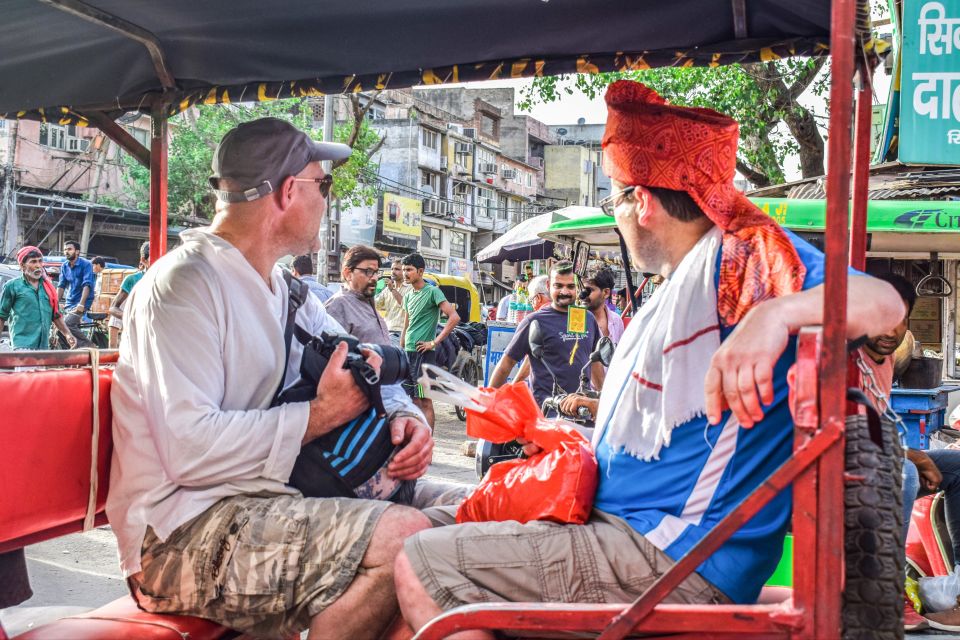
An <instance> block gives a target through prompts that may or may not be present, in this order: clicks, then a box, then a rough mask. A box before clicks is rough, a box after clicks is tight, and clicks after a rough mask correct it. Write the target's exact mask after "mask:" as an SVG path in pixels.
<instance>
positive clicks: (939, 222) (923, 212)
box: [751, 0, 960, 233]
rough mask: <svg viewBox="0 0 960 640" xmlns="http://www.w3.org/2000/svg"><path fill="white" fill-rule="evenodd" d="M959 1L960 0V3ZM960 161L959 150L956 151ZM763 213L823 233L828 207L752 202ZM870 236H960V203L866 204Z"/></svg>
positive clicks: (819, 202) (796, 227)
mask: <svg viewBox="0 0 960 640" xmlns="http://www.w3.org/2000/svg"><path fill="white" fill-rule="evenodd" d="M958 1H960V0H958ZM956 153H957V160H960V146H958V147H957V151H956ZM751 201H752V202H753V203H754V204H755V205H757V206H758V207H760V209H761V210H762V211H763V212H764V213H766V214H767V215H769V216H770V217H772V218H773V219H774V220H776V221H777V222H778V223H780V225H781V226H784V227H787V228H789V229H793V230H795V231H803V230H810V231H823V230H824V229H825V228H826V213H827V206H826V202H825V201H823V200H793V199H786V198H751ZM867 232H869V233H898V232H899V233H902V232H919V233H957V232H960V202H957V201H951V200H870V201H869V202H868V203H867Z"/></svg>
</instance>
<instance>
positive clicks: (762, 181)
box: [737, 158, 771, 187]
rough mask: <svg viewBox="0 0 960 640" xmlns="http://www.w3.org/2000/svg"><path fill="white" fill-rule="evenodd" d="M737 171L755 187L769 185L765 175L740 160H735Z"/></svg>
mask: <svg viewBox="0 0 960 640" xmlns="http://www.w3.org/2000/svg"><path fill="white" fill-rule="evenodd" d="M737 171H739V172H740V173H741V174H743V177H744V178H746V179H747V180H749V181H750V183H751V184H753V185H754V186H756V187H769V186H770V184H771V181H770V178H769V177H767V174H765V173H763V172H761V171H758V170H757V169H754V168H753V167H751V166H750V165H748V164H747V163H746V162H744V161H743V160H741V159H740V158H737Z"/></svg>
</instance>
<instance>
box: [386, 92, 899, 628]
mask: <svg viewBox="0 0 960 640" xmlns="http://www.w3.org/2000/svg"><path fill="white" fill-rule="evenodd" d="M606 102H607V108H608V120H607V127H606V131H605V133H604V136H603V149H604V159H603V161H604V170H605V172H606V173H607V175H609V176H610V178H611V181H612V191H613V193H612V195H611V196H610V197H609V198H607V199H606V200H605V201H604V202H602V203H601V205H602V207H603V209H604V211H605V212H606V213H608V214H609V215H611V216H613V217H614V218H615V219H616V224H617V230H618V232H619V233H620V234H622V236H623V239H624V241H625V244H626V246H627V249H628V250H629V253H630V257H631V258H632V260H633V266H634V268H636V269H639V270H640V271H643V272H648V273H656V274H660V275H661V276H663V277H664V279H665V280H664V283H663V284H662V285H661V286H660V287H658V289H657V291H656V292H655V293H654V295H653V296H652V297H651V298H650V300H648V301H647V303H646V304H644V305H643V306H642V307H641V308H640V309H639V310H638V313H637V316H636V317H634V319H633V320H632V321H631V322H630V325H629V327H628V328H627V330H626V331H625V333H624V334H623V336H622V338H621V340H620V342H619V344H618V345H617V350H616V353H615V355H614V359H613V362H612V363H611V364H610V367H609V369H608V372H607V377H606V381H605V383H604V388H603V393H602V395H601V397H600V403H599V409H598V413H597V421H596V424H597V427H596V430H595V433H594V440H593V447H594V451H595V453H596V455H597V459H598V462H599V466H600V470H601V471H600V478H599V483H598V489H597V494H596V498H595V502H594V515H593V516H592V517H591V520H590V521H589V522H588V523H586V524H585V525H581V526H562V527H561V526H557V525H553V524H548V523H529V524H524V525H521V524H518V523H515V522H514V523H511V522H486V523H473V524H465V525H457V526H454V527H443V528H440V529H433V530H428V531H423V532H420V533H419V534H417V535H415V536H414V537H413V538H411V539H410V540H408V541H407V543H406V545H405V550H404V554H403V555H401V556H400V557H399V558H398V561H397V568H396V573H395V575H396V579H397V593H398V597H399V599H400V605H401V608H402V610H403V613H404V615H405V616H406V619H407V621H408V622H410V623H411V625H412V626H414V628H419V627H420V626H422V625H423V624H424V623H425V622H426V621H427V620H429V619H430V618H431V617H433V616H435V615H437V614H438V613H439V612H440V610H441V609H447V608H451V607H453V606H457V605H461V604H469V603H476V602H491V601H502V600H507V601H526V602H536V601H541V602H547V601H552V600H563V601H565V602H630V601H632V600H634V599H635V598H637V597H638V596H639V595H640V594H641V593H642V592H643V591H644V590H645V589H646V588H647V587H648V586H650V585H651V584H652V583H653V582H654V581H655V580H656V579H657V578H658V577H659V576H660V575H662V573H663V572H664V571H666V570H667V569H668V568H669V567H670V566H671V565H672V564H673V563H674V562H675V561H676V560H678V559H679V558H680V557H682V556H683V555H684V554H686V553H687V552H688V551H689V550H690V549H691V548H692V547H693V546H694V545H695V544H696V543H697V542H699V541H700V540H701V539H702V538H703V537H704V536H705V535H706V534H707V532H708V531H710V529H711V528H712V527H713V526H714V525H715V524H716V523H718V522H719V521H720V520H722V519H723V517H724V516H726V515H727V514H728V513H729V512H730V511H731V510H732V509H733V508H734V507H735V506H736V505H737V504H739V503H740V502H741V501H742V500H743V498H745V497H746V496H747V495H749V494H750V493H751V492H752V491H753V490H754V489H755V488H756V487H757V486H758V485H759V484H760V483H761V482H762V481H763V480H764V479H765V478H767V477H768V476H769V475H770V474H771V472H772V471H774V470H775V469H777V468H778V467H779V466H780V465H781V464H783V462H785V461H786V460H787V459H788V458H789V457H790V455H791V452H792V443H793V423H792V419H791V416H790V411H789V407H788V406H787V382H786V373H787V370H788V369H789V367H790V366H791V365H792V364H793V362H794V359H795V339H794V338H793V337H792V336H793V335H794V334H795V333H796V332H797V330H798V329H799V328H800V327H802V326H807V325H818V324H821V323H822V320H823V311H822V310H823V286H822V283H823V254H822V253H820V252H819V251H818V250H816V249H815V248H813V247H812V246H811V245H809V244H807V243H806V242H804V241H803V240H801V239H800V238H798V237H797V236H795V235H793V234H792V233H790V232H789V231H786V230H784V229H782V228H780V227H779V226H778V225H777V224H776V222H774V221H773V220H772V219H771V218H769V217H768V216H766V215H764V214H763V213H762V212H761V211H759V210H758V209H757V208H756V207H755V206H753V205H752V204H751V203H750V201H749V200H747V199H746V198H745V197H744V196H743V194H741V193H740V192H739V191H737V190H736V188H735V187H734V185H733V179H734V175H735V165H736V151H737V135H738V126H737V123H736V122H735V121H734V120H731V119H730V118H728V117H726V116H724V115H722V114H720V113H717V112H715V111H711V110H709V109H694V108H686V107H676V106H672V105H669V104H667V102H666V101H665V100H664V99H663V98H661V97H660V96H659V95H657V94H656V92H654V91H652V90H651V89H649V88H647V87H646V86H644V85H642V84H640V83H637V82H631V81H619V82H616V83H614V84H612V85H611V86H610V88H609V89H608V91H607V94H606ZM847 297H848V309H849V311H848V318H849V322H848V337H849V338H858V337H861V336H864V335H877V334H878V333H883V332H885V331H887V330H888V329H890V328H892V326H893V325H892V324H891V322H892V319H895V318H901V317H903V313H904V308H903V304H902V302H901V301H900V299H899V296H898V295H897V294H896V292H895V291H894V290H893V288H892V287H890V286H889V285H887V284H886V283H884V282H880V281H878V280H875V279H873V278H869V277H865V276H853V277H851V278H850V284H849V290H848V293H847ZM790 498H791V496H790V493H789V492H785V493H781V494H780V495H779V496H777V497H776V498H774V499H773V500H772V501H771V502H770V503H769V504H768V505H767V506H766V507H765V508H764V509H763V510H761V511H760V513H758V514H757V515H756V516H755V517H754V518H753V519H751V520H750V521H749V522H748V523H746V524H745V525H744V526H743V527H741V529H740V530H739V531H738V532H737V533H735V534H734V535H733V536H732V537H731V538H730V539H729V540H728V541H727V542H726V543H724V545H723V546H722V547H721V548H720V549H719V550H718V551H717V552H716V553H714V554H713V555H712V556H711V557H710V558H709V559H708V560H707V561H706V562H704V563H703V564H702V565H701V566H700V567H698V569H697V571H696V572H695V573H694V574H692V575H691V576H690V577H688V578H687V579H686V580H685V581H684V582H683V583H682V584H681V585H680V586H679V587H678V589H676V590H675V591H674V592H673V593H671V594H670V596H669V597H668V598H667V599H666V600H665V602H701V603H707V602H735V603H750V602H755V601H756V598H757V596H758V594H759V592H760V588H761V587H762V586H763V584H764V582H765V581H766V580H767V579H768V578H769V576H770V575H771V574H772V573H773V570H774V568H775V567H776V565H777V562H778V561H779V559H780V554H781V550H782V545H783V538H784V534H785V532H786V529H787V525H788V524H789V519H790V507H791V505H790ZM462 550H467V551H466V553H460V552H461V551H462ZM455 637H457V638H487V637H489V636H487V635H485V634H483V633H475V632H469V633H464V634H462V635H458V636H455Z"/></svg>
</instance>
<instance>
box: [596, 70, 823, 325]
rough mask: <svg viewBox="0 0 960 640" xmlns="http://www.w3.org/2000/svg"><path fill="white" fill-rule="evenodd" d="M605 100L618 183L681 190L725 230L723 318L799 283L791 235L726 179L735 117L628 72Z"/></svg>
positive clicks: (607, 157)
mask: <svg viewBox="0 0 960 640" xmlns="http://www.w3.org/2000/svg"><path fill="white" fill-rule="evenodd" d="M606 101H607V111H608V115H607V128H606V131H605V132H604V134H603V151H604V154H603V169H604V171H605V172H606V174H607V175H608V176H610V177H611V178H612V179H614V180H616V181H617V182H620V183H623V184H625V185H632V186H642V187H659V188H662V189H672V190H674V191H685V192H687V193H688V194H690V197H691V198H693V200H694V202H696V203H697V205H699V206H700V208H701V209H702V210H703V212H704V213H705V214H706V216H707V217H708V218H709V219H710V220H711V221H713V223H714V224H716V225H717V226H718V227H720V228H721V229H722V230H723V231H724V234H723V257H722V259H721V263H720V287H719V290H718V294H717V303H718V311H719V313H720V318H721V319H722V320H723V322H724V324H725V325H727V326H732V325H734V324H736V323H737V322H739V321H740V320H741V319H742V318H743V316H744V315H745V314H746V312H747V311H749V310H750V309H751V308H752V307H753V306H755V305H756V304H757V303H759V302H761V301H763V300H766V299H768V298H772V297H776V296H781V295H786V294H790V293H795V292H797V291H800V289H801V288H802V286H803V278H804V275H805V274H806V269H805V267H804V266H803V263H802V262H801V261H800V258H799V256H798V255H797V251H796V249H795V248H794V246H793V243H792V242H791V241H790V239H789V238H788V237H787V235H786V233H785V232H784V231H783V229H781V228H780V226H779V225H778V224H777V223H776V222H775V221H774V220H773V219H772V218H770V216H768V215H766V214H765V213H763V212H762V211H761V210H760V209H758V208H757V207H756V206H755V205H754V204H753V203H752V202H750V200H748V199H747V197H746V196H745V195H743V194H742V193H741V192H740V191H738V190H737V188H736V187H735V186H734V185H733V178H734V176H735V175H736V162H737V138H738V135H739V126H738V125H737V121H736V120H733V119H732V118H729V117H727V116H725V115H723V114H722V113H718V112H716V111H713V110H712V109H702V108H696V107H678V106H674V105H670V104H667V101H666V100H664V99H663V98H662V97H660V95H658V94H657V92H656V91H654V90H653V89H650V88H649V87H647V86H645V85H643V84H640V83H639V82H633V81H631V80H619V81H617V82H614V83H613V84H611V85H610V87H609V88H608V89H607V94H606Z"/></svg>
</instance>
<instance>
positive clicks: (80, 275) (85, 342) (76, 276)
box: [57, 240, 97, 348]
mask: <svg viewBox="0 0 960 640" xmlns="http://www.w3.org/2000/svg"><path fill="white" fill-rule="evenodd" d="M63 254H64V255H65V256H66V258H67V259H66V260H64V262H63V264H62V265H61V266H60V281H59V282H58V283H57V299H58V300H59V299H60V297H61V296H62V295H63V290H64V289H66V290H67V300H66V302H65V303H64V307H65V308H66V310H67V315H66V317H65V318H64V322H66V323H67V327H69V328H70V333H72V334H73V337H74V338H76V339H77V346H79V347H81V348H87V347H92V346H94V345H93V341H91V340H90V338H88V337H87V336H86V334H84V333H83V331H82V330H81V329H80V322H81V321H82V320H83V315H84V314H85V313H86V312H87V311H88V310H89V309H90V305H92V304H93V298H94V295H93V291H94V289H95V288H96V286H97V276H96V275H95V274H94V272H93V263H91V262H90V261H89V260H87V259H86V258H81V257H80V243H79V242H77V241H76V240H67V241H66V242H64V243H63Z"/></svg>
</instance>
